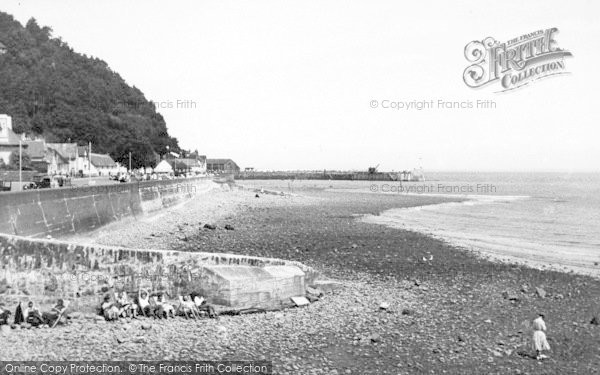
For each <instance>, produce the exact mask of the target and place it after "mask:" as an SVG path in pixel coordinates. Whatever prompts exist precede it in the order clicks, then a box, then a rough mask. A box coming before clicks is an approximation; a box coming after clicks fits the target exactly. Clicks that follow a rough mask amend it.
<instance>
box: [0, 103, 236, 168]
mask: <svg viewBox="0 0 600 375" xmlns="http://www.w3.org/2000/svg"><path fill="white" fill-rule="evenodd" d="M19 148H20V150H21V152H23V153H25V154H27V156H28V157H29V159H30V161H31V167H32V168H34V169H35V170H37V171H38V172H40V173H47V174H52V175H55V174H56V175H68V176H77V175H79V176H89V175H91V176H108V175H115V174H117V173H119V172H125V171H126V168H124V167H122V166H121V165H120V164H119V163H116V162H115V161H114V160H113V159H112V158H111V157H110V155H108V154H98V153H91V154H90V153H89V148H88V147H86V146H78V145H77V143H49V142H46V141H45V140H44V139H29V138H27V137H25V135H24V134H21V135H17V134H16V133H15V132H14V131H13V129H12V119H11V117H10V116H7V115H2V114H0V160H2V161H3V162H4V164H10V157H11V154H13V153H15V152H16V153H18V152H19ZM153 170H154V172H156V173H167V174H175V175H179V174H183V173H186V174H188V173H190V174H201V173H206V172H209V173H237V172H239V171H240V167H239V166H238V165H237V164H236V163H235V162H234V161H233V160H231V159H207V158H206V156H205V155H198V154H197V153H192V154H191V155H190V156H189V157H187V158H180V157H177V158H166V159H164V160H162V161H161V162H160V163H159V164H158V165H157V166H156V167H155V168H154V169H153Z"/></svg>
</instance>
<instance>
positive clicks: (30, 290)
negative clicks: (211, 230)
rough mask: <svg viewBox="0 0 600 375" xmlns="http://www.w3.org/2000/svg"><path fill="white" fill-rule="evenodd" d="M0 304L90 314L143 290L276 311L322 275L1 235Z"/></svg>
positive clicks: (250, 260)
mask: <svg viewBox="0 0 600 375" xmlns="http://www.w3.org/2000/svg"><path fill="white" fill-rule="evenodd" d="M0 267H1V268H0V298H1V299H2V300H3V301H6V302H7V303H11V302H17V301H24V300H27V299H31V298H33V299H35V300H36V301H37V302H41V303H43V301H46V300H47V301H52V300H55V299H56V298H66V299H68V300H70V301H72V302H74V306H75V307H76V308H79V309H80V310H90V309H93V307H94V306H96V305H97V304H98V302H99V301H100V300H101V298H102V296H104V295H106V294H111V293H113V292H121V291H127V292H128V293H129V294H130V295H134V294H137V291H138V290H139V289H140V288H142V289H146V290H149V291H155V292H157V291H158V292H163V293H166V295H168V296H169V297H171V298H172V299H176V296H177V295H179V294H182V295H183V294H188V293H191V292H193V291H196V292H200V293H202V294H204V295H205V297H206V298H207V300H208V301H209V302H211V303H216V304H219V305H225V306H231V307H235V308H245V307H263V308H274V307H277V306H278V304H280V303H281V302H282V301H283V300H285V299H288V298H289V297H293V296H298V295H303V294H304V290H305V284H307V283H312V281H314V280H315V278H316V277H317V273H316V272H315V271H314V270H313V269H312V268H310V267H307V266H305V265H303V264H301V263H299V262H294V261H285V260H281V259H273V258H259V257H249V256H240V255H231V254H220V253H205V252H179V251H168V250H148V249H127V248H121V247H112V246H102V245H82V244H73V243H68V242H64V241H58V240H46V239H31V238H23V237H19V236H11V235H0Z"/></svg>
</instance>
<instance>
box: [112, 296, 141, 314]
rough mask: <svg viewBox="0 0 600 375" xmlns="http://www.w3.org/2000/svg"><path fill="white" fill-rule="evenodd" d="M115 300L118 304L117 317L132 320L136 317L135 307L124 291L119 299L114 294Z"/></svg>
mask: <svg viewBox="0 0 600 375" xmlns="http://www.w3.org/2000/svg"><path fill="white" fill-rule="evenodd" d="M115 299H116V300H117V303H118V304H119V315H120V316H122V317H128V316H131V317H133V318H135V317H136V316H137V305H136V304H135V303H134V302H133V301H131V300H130V299H129V296H128V295H127V292H126V291H123V292H122V293H121V296H120V297H119V296H118V295H117V294H116V293H115Z"/></svg>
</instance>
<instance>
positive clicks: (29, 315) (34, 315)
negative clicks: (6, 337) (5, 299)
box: [23, 301, 44, 327]
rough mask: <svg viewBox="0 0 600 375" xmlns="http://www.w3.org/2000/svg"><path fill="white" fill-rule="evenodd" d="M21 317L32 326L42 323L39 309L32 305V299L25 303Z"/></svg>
mask: <svg viewBox="0 0 600 375" xmlns="http://www.w3.org/2000/svg"><path fill="white" fill-rule="evenodd" d="M23 317H24V318H25V322H27V323H29V324H31V325H32V326H33V327H37V326H39V325H42V324H44V319H42V314H40V310H39V309H38V308H37V307H35V306H34V305H33V301H29V303H28V304H27V308H26V309H25V311H23Z"/></svg>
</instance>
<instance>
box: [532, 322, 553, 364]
mask: <svg viewBox="0 0 600 375" xmlns="http://www.w3.org/2000/svg"><path fill="white" fill-rule="evenodd" d="M533 347H534V349H535V354H536V359H538V360H540V359H544V358H548V356H546V355H544V354H542V351H544V350H550V345H549V344H548V341H547V340H546V323H545V322H544V314H539V315H538V317H537V318H535V319H534V321H533Z"/></svg>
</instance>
